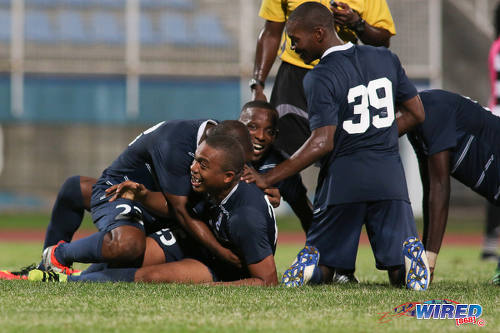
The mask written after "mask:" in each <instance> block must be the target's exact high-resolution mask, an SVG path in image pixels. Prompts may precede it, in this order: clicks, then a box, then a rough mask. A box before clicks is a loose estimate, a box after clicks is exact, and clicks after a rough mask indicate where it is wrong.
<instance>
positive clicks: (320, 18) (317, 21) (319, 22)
mask: <svg viewBox="0 0 500 333" xmlns="http://www.w3.org/2000/svg"><path fill="white" fill-rule="evenodd" d="M290 24H296V25H298V26H299V27H300V28H302V29H304V30H306V31H312V30H314V29H315V28H318V27H322V28H324V29H325V30H328V31H332V32H333V31H335V21H334V18H333V13H332V12H331V11H330V10H329V9H328V8H326V7H325V6H324V5H322V4H321V3H319V2H304V3H303V4H301V5H300V6H298V7H297V8H295V10H294V11H293V12H292V14H290V17H289V18H288V21H287V25H290Z"/></svg>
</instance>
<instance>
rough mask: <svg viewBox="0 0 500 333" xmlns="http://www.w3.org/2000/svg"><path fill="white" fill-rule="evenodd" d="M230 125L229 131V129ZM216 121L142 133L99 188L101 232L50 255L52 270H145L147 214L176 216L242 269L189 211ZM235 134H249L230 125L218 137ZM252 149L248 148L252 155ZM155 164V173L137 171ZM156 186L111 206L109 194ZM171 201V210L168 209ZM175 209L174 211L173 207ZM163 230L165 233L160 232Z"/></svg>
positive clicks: (96, 205)
mask: <svg viewBox="0 0 500 333" xmlns="http://www.w3.org/2000/svg"><path fill="white" fill-rule="evenodd" d="M226 125H227V126H226ZM213 126H215V123H214V122H212V121H202V120H196V121H171V122H162V123H159V124H158V125H156V126H154V127H152V128H150V129H149V130H147V131H145V132H143V133H142V134H140V135H139V136H138V137H137V138H136V139H135V140H134V141H132V143H130V144H129V147H128V148H127V149H126V150H125V151H124V152H123V153H122V154H121V155H120V156H119V157H118V159H117V160H115V162H113V164H112V165H111V166H110V167H109V168H107V169H106V170H105V171H104V172H103V174H102V176H101V178H100V179H99V180H98V181H97V183H96V184H95V185H94V188H93V192H92V200H91V207H92V208H91V211H92V218H93V220H94V223H95V224H96V226H97V228H98V229H99V232H98V233H96V234H94V235H91V236H89V237H86V238H83V239H80V240H77V241H74V242H71V243H60V244H58V245H57V246H51V247H48V248H46V249H45V250H44V253H43V258H42V259H43V262H44V266H45V268H47V269H49V268H50V269H53V270H56V271H60V272H65V271H66V272H68V266H69V265H71V264H72V263H73V262H75V261H76V262H92V263H99V262H107V263H111V264H114V265H127V266H130V265H136V266H138V265H140V264H141V262H142V259H143V257H144V250H145V244H146V238H145V233H144V223H145V222H147V221H146V219H144V217H145V215H146V212H153V213H154V214H155V215H160V216H170V217H174V218H175V219H176V220H178V221H179V222H180V224H181V225H182V226H183V227H185V228H186V230H188V231H190V232H192V233H193V235H194V236H195V237H196V239H198V240H199V241H201V242H202V243H203V245H205V246H207V247H208V248H209V249H210V250H212V251H213V252H214V253H216V254H218V255H219V256H221V257H223V258H225V259H226V260H228V261H230V262H232V263H233V264H236V265H239V259H238V258H237V256H235V255H234V254H233V253H232V252H231V251H229V250H227V249H226V248H224V247H222V246H221V245H220V244H219V243H218V242H217V241H216V240H215V238H214V237H213V235H212V233H211V232H210V231H209V229H208V228H207V227H206V225H205V224H204V223H203V222H201V221H197V220H195V219H193V218H192V217H191V216H190V214H189V213H188V212H187V209H186V203H187V195H188V194H189V192H190V182H189V179H190V178H189V173H188V171H187V170H189V165H190V163H191V162H192V159H193V157H192V155H190V154H194V151H195V149H196V146H197V145H198V143H199V142H201V141H202V140H203V139H204V137H205V136H206V132H207V131H208V128H210V127H213ZM217 131H221V132H224V131H226V132H229V131H235V132H240V133H242V135H245V138H246V139H247V141H248V140H249V134H248V131H247V130H246V127H244V126H243V125H242V124H241V123H239V122H237V121H228V122H225V123H223V124H221V125H218V126H217V127H216V128H214V129H213V132H217ZM250 149H251V146H250V144H248V147H246V150H247V151H250ZM146 164H147V165H149V167H150V172H149V173H144V172H143V173H140V175H139V176H137V170H140V169H141V168H144V165H146ZM129 179H130V180H132V181H133V182H137V183H144V184H153V185H150V186H148V187H149V188H151V187H154V188H155V191H143V197H141V202H137V201H131V200H129V199H126V198H118V199H117V200H116V201H115V202H111V201H109V198H110V194H112V193H110V192H109V189H110V188H111V189H114V188H116V186H117V185H115V184H120V183H121V182H122V181H126V180H129ZM167 202H168V206H167ZM169 207H170V208H169ZM159 229H160V228H159Z"/></svg>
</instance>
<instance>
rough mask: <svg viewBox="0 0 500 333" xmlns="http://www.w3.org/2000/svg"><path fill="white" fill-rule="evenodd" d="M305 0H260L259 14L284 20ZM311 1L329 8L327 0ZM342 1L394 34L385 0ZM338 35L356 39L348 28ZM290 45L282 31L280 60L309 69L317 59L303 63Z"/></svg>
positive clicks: (368, 21) (346, 39)
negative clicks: (309, 62)
mask: <svg viewBox="0 0 500 333" xmlns="http://www.w3.org/2000/svg"><path fill="white" fill-rule="evenodd" d="M307 1H311V0H262V3H261V7H260V11H259V16H260V17H262V18H263V19H265V20H268V21H272V22H286V21H287V19H288V17H289V16H290V14H291V12H292V11H294V10H295V8H297V7H298V6H299V5H301V4H302V3H304V2H307ZM313 1H316V2H320V3H321V4H323V5H324V6H326V7H327V8H330V1H329V0H313ZM343 2H345V3H347V4H348V5H349V6H350V7H351V8H352V9H353V10H356V11H357V12H358V13H359V14H360V16H361V18H363V19H364V20H365V21H366V22H367V23H368V24H370V25H371V26H374V27H377V28H383V29H386V30H388V31H389V32H390V33H391V34H392V35H395V34H396V28H395V26H394V21H393V20H392V16H391V12H390V10H389V6H388V5H387V2H386V0H345V1H343ZM339 36H340V37H341V38H342V39H343V40H345V41H350V42H354V41H355V40H356V34H355V33H354V32H353V31H351V30H349V29H345V30H342V31H339ZM290 46H291V42H290V38H289V37H288V36H287V35H286V32H285V31H283V35H282V37H281V47H280V48H279V50H278V56H279V57H280V58H281V60H283V61H285V62H288V63H290V64H292V65H295V66H299V67H302V68H309V69H310V68H313V66H314V65H316V64H317V61H316V62H313V63H312V65H307V64H305V63H304V61H303V60H302V59H301V58H300V57H299V55H298V54H297V53H295V52H294V51H293V50H292V49H290Z"/></svg>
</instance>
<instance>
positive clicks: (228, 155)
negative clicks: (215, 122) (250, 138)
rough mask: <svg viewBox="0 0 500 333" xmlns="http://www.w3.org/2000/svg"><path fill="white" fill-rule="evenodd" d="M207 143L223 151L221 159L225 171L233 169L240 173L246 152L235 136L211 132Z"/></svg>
mask: <svg viewBox="0 0 500 333" xmlns="http://www.w3.org/2000/svg"><path fill="white" fill-rule="evenodd" d="M205 144H206V145H207V146H210V147H211V148H213V149H215V150H217V151H219V152H220V153H221V156H220V157H221V158H222V159H221V160H219V162H220V165H221V168H222V170H223V171H233V172H234V173H235V174H236V175H239V174H240V173H241V172H242V171H243V166H244V165H245V154H244V153H243V149H242V147H241V145H240V143H239V142H238V141H237V140H236V138H234V137H233V136H229V135H220V134H215V135H214V134H211V135H209V136H208V137H207V139H206V140H205Z"/></svg>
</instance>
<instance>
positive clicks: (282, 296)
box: [0, 243, 500, 333]
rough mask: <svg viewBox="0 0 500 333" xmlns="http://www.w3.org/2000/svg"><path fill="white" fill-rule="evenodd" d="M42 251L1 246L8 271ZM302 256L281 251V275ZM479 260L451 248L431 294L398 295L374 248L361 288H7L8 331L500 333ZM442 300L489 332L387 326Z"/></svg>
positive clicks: (450, 325) (361, 257)
mask: <svg viewBox="0 0 500 333" xmlns="http://www.w3.org/2000/svg"><path fill="white" fill-rule="evenodd" d="M40 248H41V244H37V243H20V244H8V243H4V244H0V267H1V268H2V269H16V268H19V267H20V266H23V265H27V264H29V263H31V262H36V261H38V260H39V256H40ZM298 249H299V246H291V245H280V246H279V247H278V251H277V253H276V262H277V266H278V271H279V273H281V272H283V271H284V270H285V269H286V268H287V266H288V265H289V264H290V262H291V261H292V260H293V258H294V256H295V254H296V253H297V251H298ZM478 258H479V249H478V248H476V247H445V248H443V249H442V251H441V254H440V256H439V259H438V267H437V271H436V277H435V281H434V284H432V286H431V288H430V290H429V291H427V292H413V291H407V290H405V289H396V288H392V287H390V286H389V284H388V281H387V277H386V273H385V272H383V271H377V270H376V269H375V267H374V259H373V255H372V254H371V250H370V248H369V247H367V246H363V247H361V248H360V251H359V253H358V260H357V272H356V275H357V276H358V278H359V279H360V280H361V283H360V284H359V285H335V286H316V287H304V288H299V289H285V288H283V287H276V288H257V287H211V286H193V285H166V284H135V283H130V284H126V283H102V284H98V283H41V282H39V283H34V282H28V281H0V327H1V331H2V332H20V331H32V332H49V331H50V332H68V331H70V332H87V331H93V332H116V331H120V332H121V331H123V332H129V331H137V332H198V331H203V332H285V331H287V330H289V331H292V332H384V333H386V332H402V331H405V332H422V331H431V330H432V331H434V332H455V331H456V330H457V329H467V331H477V332H495V331H496V332H498V327H500V307H499V306H498V305H499V304H500V288H498V287H495V286H493V285H491V284H490V283H489V279H490V278H491V276H492V275H493V272H494V269H495V265H496V263H491V262H490V263H485V262H481V261H479V260H478ZM443 298H447V299H452V300H455V301H458V302H461V303H478V304H481V305H482V306H483V317H482V318H483V319H484V320H485V321H486V326H485V327H482V328H480V327H478V326H475V327H473V326H470V324H469V325H467V326H466V327H461V328H457V327H455V324H454V321H453V320H417V319H415V318H412V317H395V318H394V319H393V320H392V321H391V322H389V323H385V324H382V323H379V322H378V319H379V318H380V316H381V315H382V313H384V312H389V311H391V310H392V309H393V308H394V307H396V306H397V305H399V304H403V303H406V302H410V301H425V300H429V299H443Z"/></svg>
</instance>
